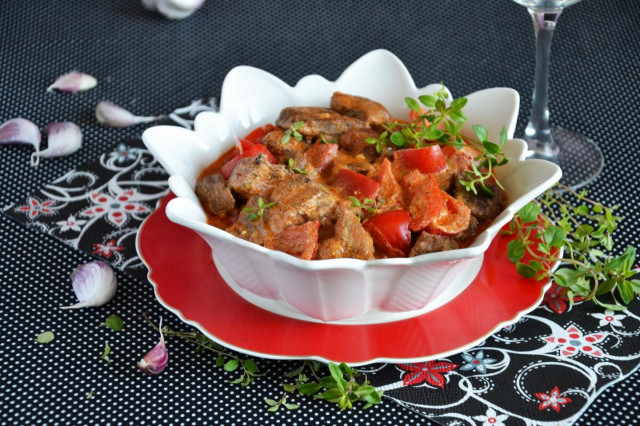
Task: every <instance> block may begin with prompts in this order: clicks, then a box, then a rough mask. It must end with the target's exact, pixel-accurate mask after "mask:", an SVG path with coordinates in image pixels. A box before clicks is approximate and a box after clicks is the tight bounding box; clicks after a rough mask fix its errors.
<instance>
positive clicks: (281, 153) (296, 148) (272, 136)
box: [262, 130, 309, 163]
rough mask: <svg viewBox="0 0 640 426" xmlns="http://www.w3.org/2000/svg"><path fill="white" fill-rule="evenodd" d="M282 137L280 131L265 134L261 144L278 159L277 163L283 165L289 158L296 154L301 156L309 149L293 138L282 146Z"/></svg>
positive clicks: (282, 133) (282, 134)
mask: <svg viewBox="0 0 640 426" xmlns="http://www.w3.org/2000/svg"><path fill="white" fill-rule="evenodd" d="M283 136H284V132H283V131H282V130H274V131H272V132H269V133H267V134H266V135H265V136H264V138H263V139H262V143H264V144H265V145H266V147H267V148H269V151H271V152H272V153H273V154H274V155H275V156H276V157H278V162H279V163H285V162H286V161H287V160H288V159H289V158H293V157H295V156H296V154H298V153H300V154H302V153H303V152H305V151H306V150H307V149H308V148H309V145H307V144H306V143H304V142H303V141H299V140H297V139H295V138H291V139H289V142H287V143H285V144H283V143H282V137H283Z"/></svg>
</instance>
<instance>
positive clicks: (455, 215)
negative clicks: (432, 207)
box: [427, 191, 471, 235]
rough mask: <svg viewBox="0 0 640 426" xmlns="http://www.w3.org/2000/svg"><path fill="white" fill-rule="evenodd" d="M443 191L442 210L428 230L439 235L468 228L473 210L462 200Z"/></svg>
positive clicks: (455, 232)
mask: <svg viewBox="0 0 640 426" xmlns="http://www.w3.org/2000/svg"><path fill="white" fill-rule="evenodd" d="M441 192H442V200H443V203H442V210H441V211H440V214H439V215H438V217H437V218H436V219H435V220H434V221H433V222H431V223H430V224H429V225H428V226H427V231H429V232H431V233H432V234H438V235H456V234H459V233H460V232H462V231H464V230H466V229H467V228H468V227H469V223H470V222H471V210H470V209H469V207H467V206H466V205H465V204H464V203H463V202H462V201H460V200H458V199H456V198H453V197H452V196H451V195H449V194H447V193H446V192H444V191H441Z"/></svg>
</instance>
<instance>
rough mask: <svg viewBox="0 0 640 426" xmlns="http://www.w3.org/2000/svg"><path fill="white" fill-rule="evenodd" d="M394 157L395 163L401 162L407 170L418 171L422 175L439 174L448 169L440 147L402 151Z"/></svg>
mask: <svg viewBox="0 0 640 426" xmlns="http://www.w3.org/2000/svg"><path fill="white" fill-rule="evenodd" d="M393 156H394V161H395V160H397V161H399V162H400V163H401V164H402V165H403V166H405V167H406V168H407V169H409V170H418V171H419V172H421V173H438V172H441V171H443V170H445V169H446V168H447V162H446V161H445V159H444V155H442V149H440V145H431V146H426V147H424V148H409V149H401V150H399V151H396V152H395V153H394V154H393Z"/></svg>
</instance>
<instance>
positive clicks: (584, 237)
mask: <svg viewBox="0 0 640 426" xmlns="http://www.w3.org/2000/svg"><path fill="white" fill-rule="evenodd" d="M561 190H562V191H561ZM586 195H587V193H586V191H582V192H580V193H577V192H575V191H573V190H572V189H571V188H568V187H566V186H564V185H560V184H559V186H556V187H554V188H551V189H549V190H548V191H546V192H545V193H544V194H543V195H542V196H541V197H539V198H538V200H537V202H535V201H532V202H531V203H529V204H527V205H526V206H524V207H523V208H522V209H521V210H520V211H519V212H518V213H517V214H516V215H515V217H514V219H513V221H512V222H511V224H510V229H509V230H508V231H503V232H504V233H506V234H511V235H514V236H515V238H514V239H513V240H512V241H511V242H510V243H509V244H508V246H507V254H508V256H509V260H511V262H513V263H515V264H516V269H517V271H518V273H519V274H520V275H522V276H524V277H527V278H533V279H536V280H547V279H549V278H551V279H553V280H554V281H555V282H556V283H557V284H558V285H559V286H561V287H565V288H566V289H567V296H568V297H569V300H570V301H571V302H572V303H573V301H574V299H575V298H576V297H577V296H579V297H581V298H584V299H585V300H591V301H593V302H595V303H596V304H598V305H600V306H602V307H604V308H606V309H612V310H622V309H625V308H626V305H627V304H629V303H630V302H631V300H633V298H634V295H635V294H640V280H638V279H635V278H633V277H634V275H636V274H637V271H635V270H634V262H635V258H636V249H635V248H634V247H632V246H628V247H627V248H626V249H625V250H624V252H623V253H622V254H621V255H619V256H611V255H610V254H609V253H610V252H611V251H612V249H613V233H614V231H615V230H616V229H617V227H618V223H619V222H620V220H622V218H621V217H619V216H616V215H615V214H614V212H615V211H616V210H617V209H618V207H617V206H613V207H606V206H603V205H602V204H601V203H599V202H597V201H594V200H591V199H589V198H587V196H586ZM557 262H561V266H560V267H559V268H558V269H556V270H554V269H553V268H554V266H555V265H556V263H557ZM607 294H612V295H613V296H614V301H613V303H610V302H608V301H603V300H601V297H602V296H604V295H607Z"/></svg>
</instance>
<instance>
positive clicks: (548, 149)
mask: <svg viewBox="0 0 640 426" xmlns="http://www.w3.org/2000/svg"><path fill="white" fill-rule="evenodd" d="M561 13H562V9H557V10H553V11H548V10H547V11H541V10H536V9H534V8H530V9H529V14H530V15H531V17H532V18H533V25H534V29H535V34H536V76H535V84H534V89H533V105H532V107H531V116H530V117H529V122H528V123H527V127H526V129H525V132H524V134H525V139H526V140H527V143H528V144H529V156H531V157H535V158H545V159H548V160H552V161H553V160H556V161H557V159H558V152H559V149H558V147H557V145H556V144H555V142H554V141H553V136H552V134H551V127H550V125H549V61H550V57H551V40H552V38H553V32H554V30H555V28H556V22H557V21H558V18H559V17H560V14H561Z"/></svg>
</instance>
